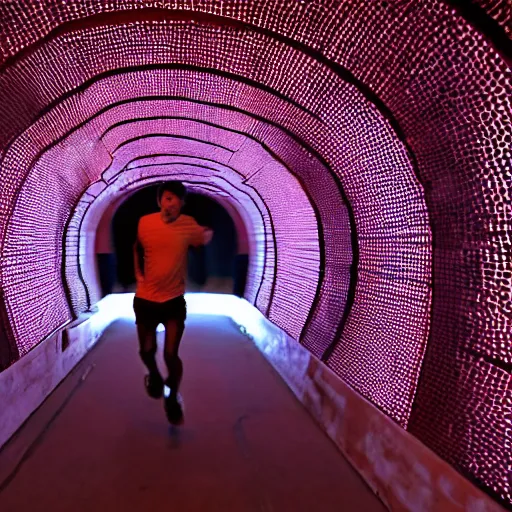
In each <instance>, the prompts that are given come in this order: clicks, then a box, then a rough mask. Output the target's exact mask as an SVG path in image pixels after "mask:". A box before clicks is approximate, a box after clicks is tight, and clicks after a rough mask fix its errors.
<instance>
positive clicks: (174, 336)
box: [164, 319, 185, 423]
mask: <svg viewBox="0 0 512 512" xmlns="http://www.w3.org/2000/svg"><path fill="white" fill-rule="evenodd" d="M184 328H185V323H184V321H183V320H181V319H180V320H177V319H171V320H168V321H167V322H166V323H165V346H164V359H165V364H166V365H167V371H168V378H167V380H166V385H167V386H168V387H169V390H170V393H169V396H166V398H165V410H166V413H167V418H168V419H169V421H170V422H171V423H180V422H181V421H182V419H183V410H182V407H181V402H180V399H179V395H178V391H179V387H180V383H181V378H182V377H183V363H182V361H181V359H180V357H179V355H178V350H179V348H180V342H181V338H182V336H183V331H184Z"/></svg>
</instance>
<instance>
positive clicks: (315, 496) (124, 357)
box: [0, 315, 385, 512]
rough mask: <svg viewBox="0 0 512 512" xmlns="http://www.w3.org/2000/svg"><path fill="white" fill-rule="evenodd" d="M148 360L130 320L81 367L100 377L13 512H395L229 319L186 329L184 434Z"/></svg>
mask: <svg viewBox="0 0 512 512" xmlns="http://www.w3.org/2000/svg"><path fill="white" fill-rule="evenodd" d="M161 337H162V334H159V341H161ZM137 350H138V349H137V341H136V337H135V326H134V325H133V324H132V323H131V322H128V321H118V322H117V323H116V324H114V325H112V326H111V327H110V328H109V330H108V331H107V333H106V334H105V335H104V337H103V339H102V341H101V342H100V344H99V345H98V346H97V347H96V348H95V349H94V350H93V351H92V352H91V353H90V354H89V355H88V356H87V357H86V360H85V361H84V362H83V363H82V365H83V366H84V367H86V366H88V367H90V366H92V365H94V367H93V369H92V371H90V372H89V374H88V376H87V378H86V379H85V381H83V383H82V384H81V385H79V386H77V387H76V390H75V391H74V393H73V394H72V397H71V399H70V400H69V401H68V402H67V403H66V404H65V405H64V406H63V407H62V408H61V410H60V412H59V413H58V414H57V415H56V417H55V419H54V420H53V421H52V422H51V424H50V425H49V427H48V428H46V430H45V431H44V432H43V433H42V434H41V435H40V436H39V439H38V441H37V442H36V443H35V444H34V445H33V447H32V449H31V450H30V452H29V454H28V455H27V456H26V457H25V460H24V461H23V463H22V464H21V465H20V466H19V468H18V471H17V472H16V474H15V476H14V478H11V479H10V480H9V481H8V482H7V483H5V481H4V484H3V486H2V487H3V490H2V492H1V493H0V510H1V511H2V512H11V511H33V510H45V511H46V510H48V511H52V512H57V511H66V512H68V511H73V512H79V511H95V512H101V511H114V510H120V511H151V512H157V511H166V512H168V511H190V512H196V511H197V512H199V511H201V512H206V511H208V512H209V511H222V512H226V511H241V512H245V511H248V512H279V511H292V512H301V511H304V512H306V511H347V512H348V511H364V512H373V511H379V512H380V511H384V510H385V508H384V506H383V505H382V504H381V503H380V501H379V500H378V499H377V498H376V497H375V496H374V495H373V494H372V492H371V491H370V490H369V489H368V488H367V487H366V485H365V484H364V482H363V481H362V480H361V479H360V478H359V476H358V475H357V473H356V472H355V471H354V470H353V469H352V468H351V466H350V465H349V464H348V463H347V462H346V461H345V459H344V458H343V457H342V456H341V455H340V453H339V452H338V451H337V449H336V448H335V447H334V445H333V444H332V442H331V441H330V440H329V439H328V438H327V437H326V436H325V435H324V433H323V432H322V431H321V430H320V429H319V428H318V427H317V425H316V424H315V422H314V421H313V420H312V419H311V417H310V416H309V414H308V413H307V412H306V411H305V409H303V407H302V406H301V404H300V403H299V402H298V401H297V400H295V398H294V396H293V395H292V393H291V392H290V391H289V389H288V388H287V387H286V385H285V384H284V383H283V382H282V381H281V379H280V377H279V376H278V375H277V374H276V373H275V372H274V370H273V369H272V367H271V366H270V365H269V364H268V363H267V362H266V361H265V359H264V358H263V356H262V355H261V354H260V353H259V352H258V350H257V349H256V348H255V347H254V346H253V345H252V343H251V342H250V341H248V340H247V339H246V338H244V337H243V336H242V335H241V334H240V333H239V332H238V331H237V330H236V329H235V327H234V326H233V325H232V324H231V323H230V321H229V320H228V319H227V318H219V317H206V316H194V315H192V316H190V317H189V319H188V321H187V329H186V332H185V339H184V340H183V342H182V357H183V359H184V362H185V378H184V383H183V388H182V391H183V395H184V398H185V415H186V417H185V420H186V421H185V425H184V426H183V427H181V428H179V429H173V428H171V427H169V426H168V425H167V423H166V419H165V416H164V412H163V409H162V404H161V402H160V401H154V400H151V399H149V398H147V397H146V395H145V391H144V388H143V384H142V381H143V375H144V369H143V367H142V365H141V363H140V362H139V360H138V356H137ZM64 385H65V384H64ZM50 407H55V406H54V405H53V406H52V404H51V400H50V401H48V402H47V403H45V404H44V405H43V406H42V409H40V411H39V414H40V415H41V414H44V413H45V410H44V409H45V408H50ZM54 413H55V411H53V412H52V411H46V415H47V417H51V416H52V414H54ZM31 421H36V420H35V419H34V420H30V421H29V423H28V424H27V425H26V427H25V429H30V422H31ZM2 453H4V452H2ZM1 457H2V454H0V459H1Z"/></svg>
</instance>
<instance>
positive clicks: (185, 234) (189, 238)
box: [135, 212, 204, 302]
mask: <svg viewBox="0 0 512 512" xmlns="http://www.w3.org/2000/svg"><path fill="white" fill-rule="evenodd" d="M137 237H138V240H139V242H140V244H141V245H142V248H143V250H144V267H143V269H142V273H143V276H142V277H141V278H139V279H137V291H136V292H135V296H136V297H140V298H141V299H146V300H151V301H154V302H165V301H167V300H171V299H174V298H175V297H179V296H180V295H183V294H184V293H185V277H186V274H187V252H188V248H189V246H191V245H192V246H199V245H202V244H203V243H204V228H203V227H201V226H200V225H199V224H198V223H197V222H196V221H195V220H194V219H193V218H192V217H189V216H188V215H180V216H179V217H178V218H177V219H176V220H175V221H174V222H171V223H169V224H166V223H165V222H164V221H163V220H162V217H161V216H160V213H159V212H158V213H152V214H151V215H145V216H144V217H142V218H141V219H140V221H139V227H138V232H137Z"/></svg>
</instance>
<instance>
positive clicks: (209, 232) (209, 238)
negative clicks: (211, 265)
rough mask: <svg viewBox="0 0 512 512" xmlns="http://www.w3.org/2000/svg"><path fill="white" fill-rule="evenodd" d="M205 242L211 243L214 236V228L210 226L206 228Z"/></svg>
mask: <svg viewBox="0 0 512 512" xmlns="http://www.w3.org/2000/svg"><path fill="white" fill-rule="evenodd" d="M203 236H204V244H205V245H206V244H209V243H210V242H211V241H212V238H213V230H211V229H209V228H205V229H204V235H203Z"/></svg>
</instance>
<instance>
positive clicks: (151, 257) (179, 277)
mask: <svg viewBox="0 0 512 512" xmlns="http://www.w3.org/2000/svg"><path fill="white" fill-rule="evenodd" d="M185 196H186V189H185V186H184V185H183V184H182V183H181V182H179V181H169V182H166V183H163V184H162V185H161V186H160V187H159V188H158V192H157V201H158V206H159V207H160V211H159V212H157V213H153V214H150V215H145V216H144V217H142V218H141V219H140V221H139V226H138V230H137V241H136V242H135V246H134V260H135V277H136V280H137V288H136V292H135V299H134V301H133V309H134V311H135V322H136V324H137V333H138V336H139V343H140V357H141V359H142V362H143V363H144V364H145V366H146V368H147V369H148V371H149V373H148V374H147V375H146V377H145V381H144V382H145V387H146V391H147V393H148V395H149V396H150V397H152V398H156V399H158V398H160V397H161V396H162V394H164V406H165V412H166V414H167V419H168V420H169V422H170V423H172V424H181V423H182V422H183V408H182V400H181V397H180V395H179V393H178V391H179V386H180V382H181V378H182V376H183V363H182V361H181V359H180V358H179V355H178V350H179V346H180V341H181V337H182V335H183V331H184V328H185V318H186V315H187V309H186V303H185V297H184V294H185V278H186V274H187V252H188V248H189V247H190V246H193V247H198V246H200V245H203V244H207V243H209V242H210V241H211V239H212V236H213V232H212V231H211V230H210V229H207V228H205V227H202V226H199V224H197V222H196V221H195V220H194V219H193V218H192V217H189V216H188V215H182V214H181V209H182V207H183V204H184V201H185ZM159 324H163V325H164V327H165V346H164V360H165V364H166V366H167V372H168V377H167V380H166V381H165V382H164V379H163V378H162V376H161V375H160V372H159V370H158V366H157V363H156V359H155V355H156V350H157V344H156V328H157V326H158V325H159Z"/></svg>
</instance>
